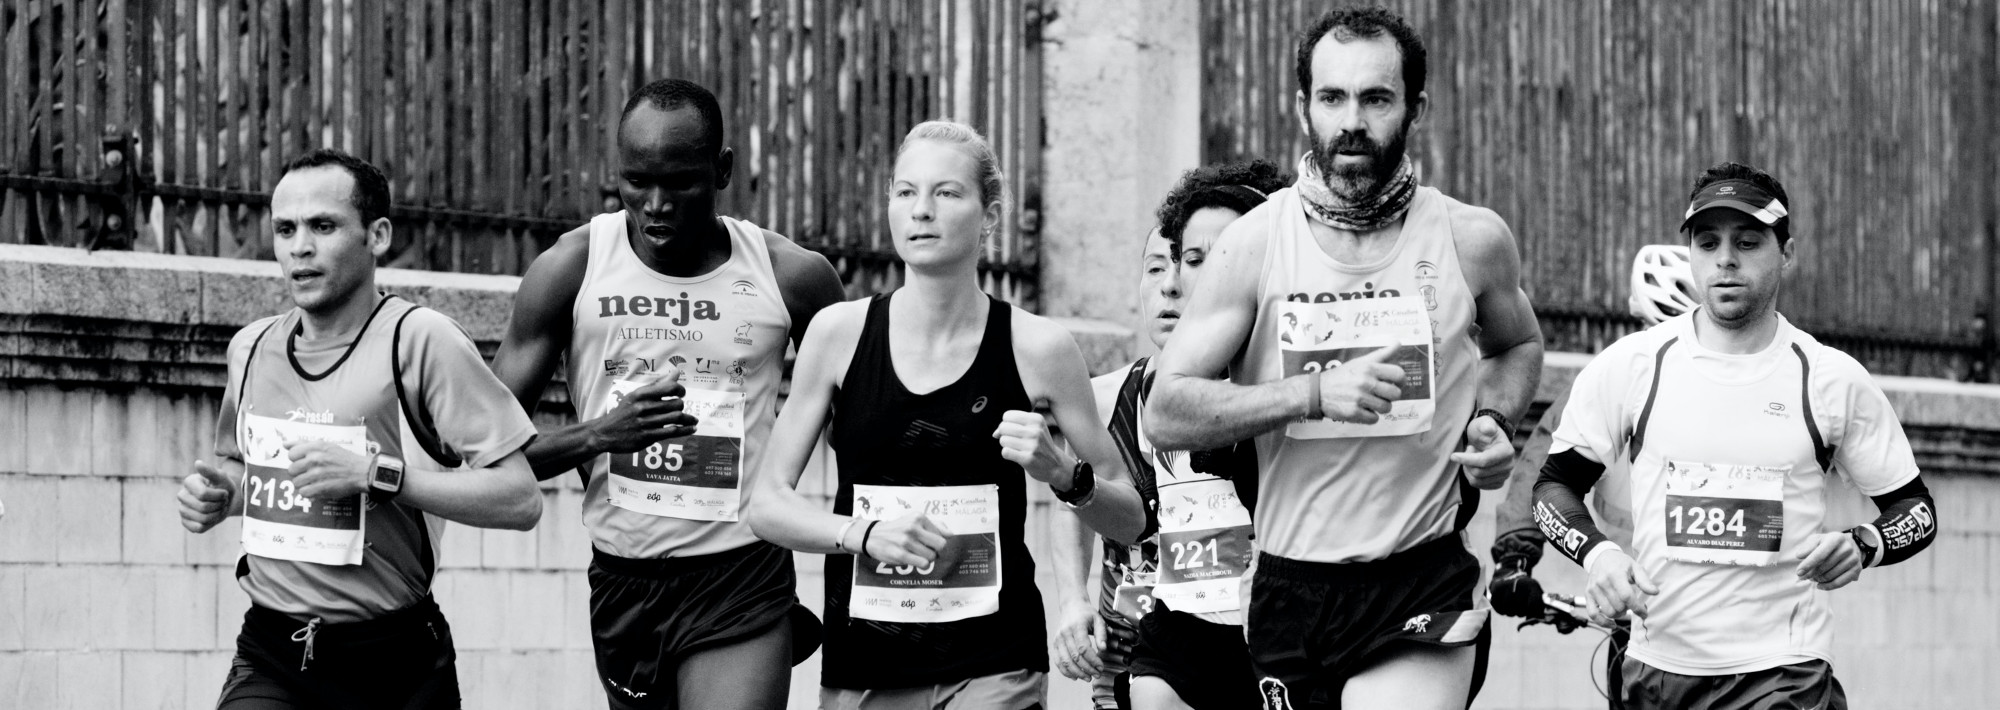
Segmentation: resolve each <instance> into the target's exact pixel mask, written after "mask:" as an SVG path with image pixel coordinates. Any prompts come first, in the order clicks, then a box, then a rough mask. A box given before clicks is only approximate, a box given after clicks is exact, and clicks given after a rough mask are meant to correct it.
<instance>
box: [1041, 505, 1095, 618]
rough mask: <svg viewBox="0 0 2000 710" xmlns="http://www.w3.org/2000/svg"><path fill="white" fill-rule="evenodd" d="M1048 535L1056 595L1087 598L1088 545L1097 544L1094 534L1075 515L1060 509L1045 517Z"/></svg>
mask: <svg viewBox="0 0 2000 710" xmlns="http://www.w3.org/2000/svg"><path fill="white" fill-rule="evenodd" d="M1049 526H1050V527H1051V528H1053V530H1051V532H1052V533H1054V534H1052V535H1050V536H1049V541H1050V543H1049V544H1050V547H1052V548H1053V549H1051V550H1050V551H1049V554H1050V556H1051V557H1052V558H1053V559H1052V560H1050V561H1051V563H1053V564H1054V565H1055V572H1056V598H1057V599H1076V600H1080V601H1089V600H1090V587H1089V584H1090V567H1091V564H1090V563H1091V546H1092V545H1094V544H1096V543H1097V534H1096V533H1093V532H1091V531H1090V528H1088V527H1085V526H1084V525H1083V523H1082V521H1080V520H1078V519H1077V517H1076V516H1075V515H1064V514H1062V513H1060V512H1058V513H1056V514H1055V515H1051V516H1049Z"/></svg>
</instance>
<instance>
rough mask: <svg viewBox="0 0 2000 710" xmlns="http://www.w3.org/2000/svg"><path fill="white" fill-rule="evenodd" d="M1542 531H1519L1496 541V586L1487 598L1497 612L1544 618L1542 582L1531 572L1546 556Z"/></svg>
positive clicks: (1491, 589)
mask: <svg viewBox="0 0 2000 710" xmlns="http://www.w3.org/2000/svg"><path fill="white" fill-rule="evenodd" d="M1542 544H1543V542H1542V535H1541V533H1540V531H1532V532H1530V531H1526V530H1516V531H1513V532H1509V533H1506V534H1504V535H1501V536H1500V537H1499V538H1497V539H1495V540H1494V541H1493V583H1492V584H1489V585H1487V586H1486V595H1487V597H1488V598H1490V599H1491V600H1492V602H1493V611H1495V612H1498V613H1500V614H1504V615H1507V616H1518V617H1521V618H1524V619H1533V618H1539V617H1541V615H1542V583H1541V582H1537V581H1535V578H1534V576H1533V575H1531V574H1529V570H1531V569H1534V567H1535V563H1536V562H1538V561H1540V558H1541V556H1542V554H1541V553H1542Z"/></svg>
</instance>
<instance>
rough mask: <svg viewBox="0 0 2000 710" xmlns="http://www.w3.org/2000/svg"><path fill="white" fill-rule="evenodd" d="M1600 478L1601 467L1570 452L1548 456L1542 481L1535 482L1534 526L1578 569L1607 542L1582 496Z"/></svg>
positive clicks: (1601, 474) (1573, 450)
mask: <svg viewBox="0 0 2000 710" xmlns="http://www.w3.org/2000/svg"><path fill="white" fill-rule="evenodd" d="M1603 475H1604V464H1601V463H1598V462H1596V461H1592V460H1590V459H1588V458H1585V457H1584V455H1583V454H1580V453H1577V452H1576V450H1575V449H1570V450H1568V451H1563V452H1561V453H1557V454H1551V455H1550V456H1549V458H1548V460H1547V461H1544V462H1543V463H1542V477H1541V478H1540V479H1539V480H1536V481H1535V525H1537V526H1539V527H1541V529H1542V534H1543V535H1547V536H1548V538H1549V543H1550V544H1552V545H1554V546H1555V548H1556V549H1557V550H1561V551H1562V553H1563V554H1564V555H1566V556H1568V557H1569V558H1570V559H1572V560H1575V561H1576V563H1577V564H1579V565H1580V564H1583V560H1584V559H1585V558H1586V557H1588V556H1589V555H1590V551H1591V550H1593V549H1596V548H1597V546H1598V545H1601V544H1604V543H1607V542H1610V539H1608V538H1606V537H1605V536H1604V533H1603V532H1601V531H1599V530H1598V529H1597V522H1596V521H1594V520H1591V518H1590V509H1589V508H1585V507H1584V506H1583V494H1584V493H1586V492H1588V491H1589V490H1590V487H1591V486H1593V485H1596V484H1597V479H1598V478H1599V477H1602V476H1603Z"/></svg>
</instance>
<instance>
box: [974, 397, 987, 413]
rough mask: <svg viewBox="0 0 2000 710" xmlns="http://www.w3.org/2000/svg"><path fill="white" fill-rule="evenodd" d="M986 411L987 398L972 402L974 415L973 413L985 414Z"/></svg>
mask: <svg viewBox="0 0 2000 710" xmlns="http://www.w3.org/2000/svg"><path fill="white" fill-rule="evenodd" d="M984 411H986V398H985V397H980V398H979V399H975V400H972V413H973V414H978V413H980V412H984Z"/></svg>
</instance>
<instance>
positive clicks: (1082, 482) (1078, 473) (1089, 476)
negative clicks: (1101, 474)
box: [1049, 459, 1097, 505]
mask: <svg viewBox="0 0 2000 710" xmlns="http://www.w3.org/2000/svg"><path fill="white" fill-rule="evenodd" d="M1049 490H1052V491H1055V493H1056V500H1059V501H1062V502H1064V503H1066V504H1069V505H1076V504H1078V503H1081V502H1083V501H1084V500H1087V499H1089V498H1090V494H1092V493H1095V492H1097V475H1096V474H1094V473H1091V471H1090V462H1089V461H1085V460H1083V459H1077V460H1076V468H1073V469H1070V473H1069V490H1068V491H1060V490H1056V487H1055V486H1049Z"/></svg>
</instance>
